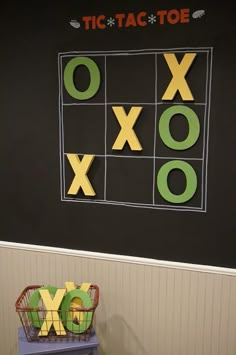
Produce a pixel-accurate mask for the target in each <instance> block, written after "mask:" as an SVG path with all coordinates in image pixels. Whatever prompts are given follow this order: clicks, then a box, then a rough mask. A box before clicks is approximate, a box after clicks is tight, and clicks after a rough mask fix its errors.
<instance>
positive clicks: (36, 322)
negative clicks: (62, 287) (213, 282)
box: [27, 286, 58, 328]
mask: <svg viewBox="0 0 236 355" xmlns="http://www.w3.org/2000/svg"><path fill="white" fill-rule="evenodd" d="M39 290H48V291H49V293H50V294H51V295H53V296H55V294H56V292H57V290H58V288H57V287H55V286H44V287H40V288H38V289H37V290H36V291H35V292H34V293H33V294H32V296H31V297H30V300H29V303H28V307H32V308H38V305H39V301H40V300H41V295H40V293H39ZM27 313H28V317H29V319H30V320H31V322H32V325H33V326H34V327H35V328H41V327H42V324H43V320H42V319H40V318H39V314H38V311H29V312H27Z"/></svg>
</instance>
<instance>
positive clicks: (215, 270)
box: [0, 241, 236, 276]
mask: <svg viewBox="0 0 236 355" xmlns="http://www.w3.org/2000/svg"><path fill="white" fill-rule="evenodd" d="M0 248H8V249H17V250H24V251H33V252H40V253H51V254H59V255H68V256H77V257H82V258H90V259H98V260H106V261H115V262H122V263H130V264H138V265H147V266H157V267H164V268H170V269H180V270H187V271H197V272H205V273H212V274H222V275H230V276H236V269H232V268H225V267H218V266H210V265H198V264H189V263H180V262H173V261H165V260H155V259H148V258H140V257H134V256H126V255H116V254H106V253H97V252H91V251H84V250H74V249H64V248H55V247H48V246H41V245H32V244H23V243H12V242H5V241H0Z"/></svg>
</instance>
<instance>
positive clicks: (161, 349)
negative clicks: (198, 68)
mask: <svg viewBox="0 0 236 355" xmlns="http://www.w3.org/2000/svg"><path fill="white" fill-rule="evenodd" d="M235 275H236V270H234V269H227V268H217V267H210V266H209V267H208V266H200V265H191V264H181V263H172V262H165V261H158V260H150V259H142V258H132V257H124V256H116V255H109V254H107V255H106V254H99V253H90V252H83V251H74V250H66V249H59V248H49V247H41V246H31V245H24V244H15V243H8V242H0V281H1V294H0V300H1V302H0V355H16V354H17V327H18V326H19V325H20V323H19V319H18V315H17V314H16V311H15V301H16V299H17V297H18V295H19V294H20V292H21V291H22V290H23V289H24V287H25V286H28V285H32V284H42V285H43V284H46V285H48V284H51V285H55V286H58V287H63V286H64V282H65V281H74V282H75V283H76V284H80V283H82V282H92V283H95V284H97V285H98V286H99V288H100V302H99V305H98V308H97V310H96V312H95V316H96V318H95V328H96V331H97V335H98V337H99V341H100V348H99V355H151V354H152V355H235V354H236V277H235Z"/></svg>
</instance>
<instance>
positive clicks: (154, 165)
mask: <svg viewBox="0 0 236 355" xmlns="http://www.w3.org/2000/svg"><path fill="white" fill-rule="evenodd" d="M154 58H155V88H154V90H155V103H156V101H157V55H156V54H155V56H154ZM154 114H155V118H154V119H155V121H154V122H155V123H154V147H153V182H152V203H153V205H155V181H156V159H155V156H156V135H157V133H156V131H157V105H156V104H155V113H154Z"/></svg>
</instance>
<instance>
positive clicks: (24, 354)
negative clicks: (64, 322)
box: [18, 327, 99, 355]
mask: <svg viewBox="0 0 236 355" xmlns="http://www.w3.org/2000/svg"><path fill="white" fill-rule="evenodd" d="M98 345H99V342H98V338H97V337H96V334H95V333H94V335H92V336H91V337H90V339H89V340H88V341H73V340H65V339H63V340H60V341H58V342H57V341H54V342H53V341H52V342H37V341H32V342H28V340H27V339H26V336H25V332H24V329H23V328H22V327H21V328H19V330H18V355H44V354H58V355H98Z"/></svg>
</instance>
